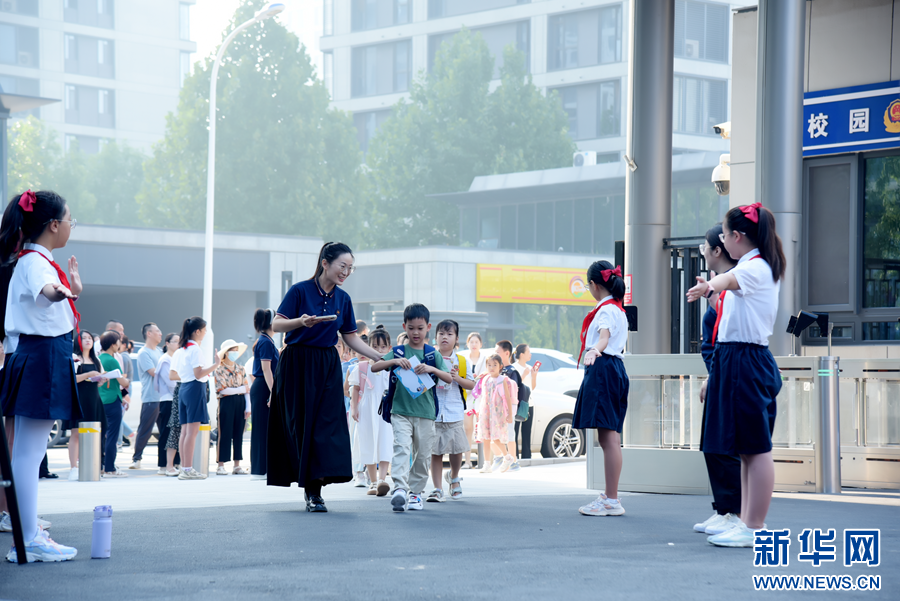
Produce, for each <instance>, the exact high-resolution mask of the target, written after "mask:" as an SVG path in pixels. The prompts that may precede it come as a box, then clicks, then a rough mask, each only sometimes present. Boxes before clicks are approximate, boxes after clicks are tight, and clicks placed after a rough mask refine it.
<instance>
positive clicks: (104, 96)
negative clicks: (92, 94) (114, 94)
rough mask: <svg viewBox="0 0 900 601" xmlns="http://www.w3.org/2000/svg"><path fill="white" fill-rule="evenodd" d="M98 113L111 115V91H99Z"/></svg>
mask: <svg viewBox="0 0 900 601" xmlns="http://www.w3.org/2000/svg"><path fill="white" fill-rule="evenodd" d="M97 100H98V102H97V113H98V114H100V115H108V114H109V90H97Z"/></svg>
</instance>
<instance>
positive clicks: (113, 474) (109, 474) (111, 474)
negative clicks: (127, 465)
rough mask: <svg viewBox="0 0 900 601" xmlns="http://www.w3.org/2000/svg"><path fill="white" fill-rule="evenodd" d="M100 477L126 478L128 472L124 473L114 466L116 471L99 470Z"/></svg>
mask: <svg viewBox="0 0 900 601" xmlns="http://www.w3.org/2000/svg"><path fill="white" fill-rule="evenodd" d="M100 477H101V478H127V477H128V474H126V473H125V472H123V471H122V470H120V469H119V468H116V471H114V472H101V473H100Z"/></svg>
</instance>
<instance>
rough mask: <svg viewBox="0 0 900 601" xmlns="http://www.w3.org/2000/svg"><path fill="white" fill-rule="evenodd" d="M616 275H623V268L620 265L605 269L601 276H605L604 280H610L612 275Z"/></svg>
mask: <svg viewBox="0 0 900 601" xmlns="http://www.w3.org/2000/svg"><path fill="white" fill-rule="evenodd" d="M614 275H617V276H619V277H622V268H621V267H619V266H618V265H616V268H615V269H604V270H603V271H601V272H600V276H601V277H602V278H603V281H604V282H608V281H609V278H610V276H614Z"/></svg>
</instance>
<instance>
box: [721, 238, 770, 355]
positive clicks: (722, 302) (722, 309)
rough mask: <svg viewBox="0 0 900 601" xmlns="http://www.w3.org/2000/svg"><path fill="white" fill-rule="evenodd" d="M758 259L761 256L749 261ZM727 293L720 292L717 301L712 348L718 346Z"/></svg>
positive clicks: (724, 291) (751, 258)
mask: <svg viewBox="0 0 900 601" xmlns="http://www.w3.org/2000/svg"><path fill="white" fill-rule="evenodd" d="M758 258H759V255H756V256H755V257H750V258H749V259H747V260H748V261H752V260H753V259H758ZM726 292H728V291H727V290H723V291H722V292H720V293H719V298H718V300H717V301H716V325H714V326H713V332H712V341H711V342H712V343H711V346H713V347H715V346H716V337H717V336H718V335H719V322H721V321H722V313H724V312H725V311H724V310H725V293H726Z"/></svg>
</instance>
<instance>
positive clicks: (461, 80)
mask: <svg viewBox="0 0 900 601" xmlns="http://www.w3.org/2000/svg"><path fill="white" fill-rule="evenodd" d="M493 74H494V59H493V58H492V57H491V54H490V51H489V50H488V47H487V44H486V43H485V41H484V39H483V38H482V37H481V34H479V33H475V34H473V33H471V32H470V31H468V30H467V29H463V30H462V31H460V32H459V33H458V34H457V35H456V36H454V37H453V39H452V40H451V41H450V42H447V43H444V44H443V45H442V46H441V48H440V49H439V50H438V52H437V56H436V57H435V62H434V68H433V69H432V71H431V73H429V74H428V75H426V76H424V77H423V78H420V79H418V80H417V81H415V82H413V85H412V90H411V94H410V98H409V100H408V101H406V100H401V101H400V102H399V103H398V104H397V105H396V106H395V107H394V110H393V114H392V116H391V117H390V118H389V119H388V120H387V121H385V122H384V124H382V126H381V128H380V129H379V131H378V133H377V134H376V136H375V138H374V139H373V140H372V143H371V145H370V150H369V153H368V156H367V164H368V166H369V168H370V169H371V172H370V180H371V183H372V187H373V188H374V189H373V191H372V194H373V197H374V201H373V204H372V213H371V214H370V218H369V219H368V220H367V224H366V225H367V227H366V228H365V232H364V239H365V242H366V243H367V244H368V245H370V246H375V247H391V246H416V245H425V244H453V245H455V244H458V242H459V238H458V236H459V211H458V209H457V208H456V207H455V206H454V205H452V204H450V203H448V202H445V201H442V200H440V199H430V198H427V196H428V195H430V194H441V193H448V192H460V191H463V190H468V188H469V186H470V185H471V183H472V179H473V178H474V177H476V176H478V175H490V174H495V173H511V172H516V171H526V170H536V169H549V168H553V167H561V166H565V165H568V164H571V163H570V162H571V160H572V152H574V150H575V144H574V142H573V141H572V139H571V138H570V136H569V135H568V131H567V130H568V120H567V118H566V114H565V112H564V111H563V110H562V107H561V105H560V103H559V101H558V99H557V98H556V97H555V95H550V96H549V97H545V96H544V95H543V94H542V93H541V91H540V89H538V88H537V87H536V86H535V85H534V84H533V83H532V80H531V76H530V75H528V74H527V72H526V69H525V56H524V54H523V53H521V52H517V51H516V50H515V49H514V48H512V47H511V46H510V47H508V48H506V50H505V51H504V64H503V67H502V68H501V70H500V85H499V86H498V87H497V88H496V90H494V91H493V92H492V91H491V89H490V88H491V80H492V79H493Z"/></svg>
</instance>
